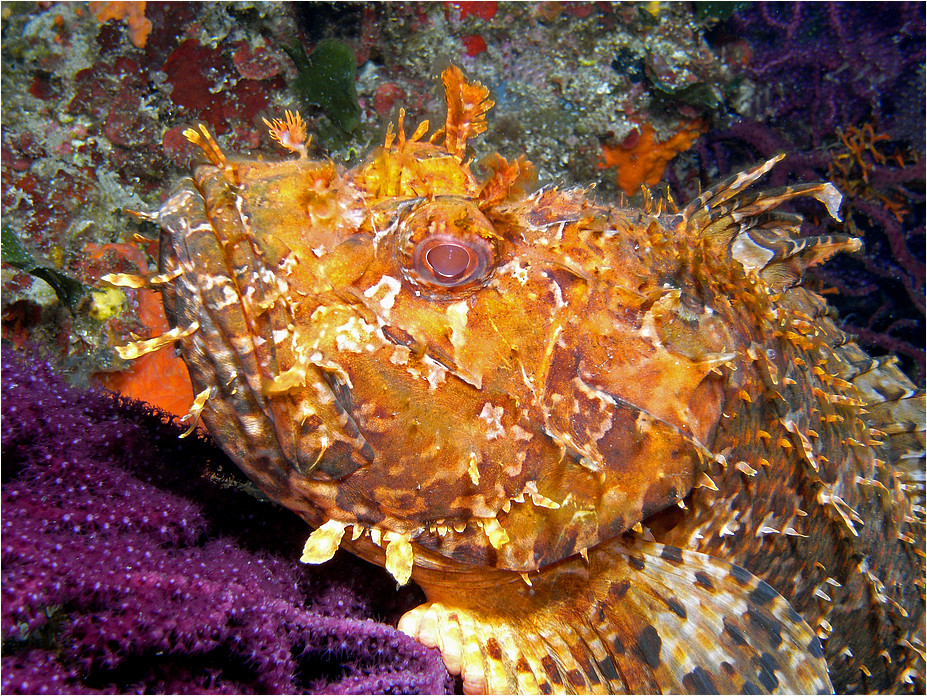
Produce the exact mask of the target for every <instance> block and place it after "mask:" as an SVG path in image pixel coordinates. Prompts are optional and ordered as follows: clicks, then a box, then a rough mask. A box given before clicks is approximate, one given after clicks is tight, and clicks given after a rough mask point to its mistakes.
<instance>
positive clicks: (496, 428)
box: [479, 401, 505, 440]
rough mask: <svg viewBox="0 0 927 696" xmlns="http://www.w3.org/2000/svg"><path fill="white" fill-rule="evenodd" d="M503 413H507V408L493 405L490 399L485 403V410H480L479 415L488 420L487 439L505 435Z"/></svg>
mask: <svg viewBox="0 0 927 696" xmlns="http://www.w3.org/2000/svg"><path fill="white" fill-rule="evenodd" d="M503 415H505V409H504V408H503V407H502V406H493V405H492V404H491V403H489V402H488V401H487V402H486V403H485V404H483V410H482V411H480V415H479V417H480V418H482V419H483V420H484V421H486V426H487V428H486V439H487V440H495V439H496V438H497V437H503V436H504V435H505V429H504V428H503V427H502V416H503Z"/></svg>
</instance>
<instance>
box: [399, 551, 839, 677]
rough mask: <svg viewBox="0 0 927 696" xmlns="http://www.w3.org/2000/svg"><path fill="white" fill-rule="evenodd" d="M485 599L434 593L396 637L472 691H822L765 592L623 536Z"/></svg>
mask: <svg viewBox="0 0 927 696" xmlns="http://www.w3.org/2000/svg"><path fill="white" fill-rule="evenodd" d="M588 557H589V560H588V563H587V562H586V561H584V560H582V559H581V558H580V557H574V558H570V559H567V560H566V561H564V562H562V563H559V564H556V565H554V566H551V567H549V568H547V569H544V570H542V571H539V572H537V573H531V574H530V580H531V584H530V585H528V584H527V583H526V582H525V581H524V579H523V578H522V577H521V576H520V575H519V574H517V573H513V574H512V576H513V577H512V578H511V582H506V581H503V582H502V583H496V584H495V585H492V586H489V585H488V586H486V587H484V588H481V589H480V590H478V591H477V590H475V589H474V588H472V587H467V588H466V589H463V588H461V587H460V586H459V585H458V586H457V587H456V591H455V587H453V586H441V587H430V586H427V585H426V586H425V590H426V595H427V596H428V598H429V600H431V603H429V604H425V605H422V606H421V607H418V608H416V609H414V610H412V611H410V612H408V613H407V614H406V615H405V616H404V617H403V619H402V621H401V622H400V625H399V627H400V629H401V630H403V631H404V632H406V633H408V634H410V635H412V636H413V637H415V638H417V639H418V640H419V641H421V642H422V643H424V644H425V645H428V646H433V647H437V648H439V649H440V650H441V652H442V655H443V656H444V659H445V663H446V664H447V666H448V669H449V670H450V671H451V672H453V673H460V674H462V676H463V684H464V690H465V692H467V693H480V692H486V693H661V692H662V693H702V694H705V693H819V692H829V691H831V684H830V680H829V679H828V676H827V665H826V663H825V661H824V656H823V651H822V649H821V644H820V643H819V641H818V639H817V637H816V636H815V635H814V633H813V632H812V630H811V628H810V627H809V626H808V625H807V624H806V623H805V622H804V621H803V620H802V618H801V617H800V616H799V615H798V614H797V613H796V612H795V611H794V610H793V609H792V607H791V606H790V605H789V604H788V602H786V601H785V600H784V599H783V598H782V597H781V596H780V595H779V594H777V593H776V592H775V590H773V589H772V587H770V586H769V585H767V584H766V583H765V582H763V581H761V580H760V579H758V578H757V577H755V576H754V575H751V574H750V573H749V572H747V571H746V570H744V569H743V568H740V567H739V566H735V565H732V564H730V563H727V562H725V561H721V560H719V559H716V558H713V557H711V556H707V555H705V554H700V553H695V552H690V551H680V550H679V549H677V548H675V547H671V546H663V545H661V544H656V543H653V542H645V541H642V540H639V539H635V538H628V537H621V538H618V539H616V540H614V541H612V542H609V543H607V544H604V545H602V546H600V547H598V548H596V549H594V550H590V552H589V554H588Z"/></svg>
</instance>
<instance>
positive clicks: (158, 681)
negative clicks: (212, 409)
mask: <svg viewBox="0 0 927 696" xmlns="http://www.w3.org/2000/svg"><path fill="white" fill-rule="evenodd" d="M2 363H3V371H2V384H3V395H4V396H3V402H2V413H3V421H2V435H3V455H4V456H3V462H2V463H3V482H4V483H3V491H2V499H3V507H2V524H3V542H2V561H3V590H2V592H3V608H2V632H3V658H2V660H3V674H2V687H3V691H4V693H63V692H70V693H132V692H153V691H157V692H174V693H189V692H197V693H261V692H264V693H293V692H298V691H310V692H330V693H365V692H380V693H415V692H424V693H445V692H446V691H447V690H448V688H450V686H451V682H450V680H449V677H448V675H447V672H446V670H445V669H444V667H443V665H442V664H441V660H440V657H439V656H438V654H437V652H436V651H433V650H426V649H425V648H423V647H422V646H420V645H419V644H417V643H416V642H415V641H413V640H411V639H410V638H408V637H406V636H404V635H403V634H401V633H399V632H397V631H396V630H395V629H394V628H392V627H390V626H388V625H385V624H381V623H375V622H374V621H372V620H371V619H370V617H371V615H373V614H376V615H378V616H384V617H390V618H396V616H397V615H398V613H400V612H401V611H402V610H403V608H404V606H403V602H405V608H408V604H409V601H410V599H411V598H410V597H409V596H408V592H406V593H405V594H404V595H403V594H400V595H397V594H396V593H395V592H393V591H392V589H391V588H392V587H394V583H392V581H391V580H390V579H389V578H388V577H387V576H385V574H383V573H382V572H380V571H379V569H376V568H373V567H372V566H369V565H367V564H365V563H363V562H361V561H358V560H355V559H353V558H341V557H339V558H336V559H335V560H334V561H333V562H332V564H331V565H329V566H323V567H321V568H309V567H305V566H301V565H300V564H299V563H297V562H294V559H295V558H297V556H298V553H299V546H300V539H301V538H302V537H303V536H305V532H306V530H305V527H304V526H303V524H302V523H301V521H300V520H299V519H298V518H296V517H295V516H293V515H292V514H290V513H288V512H286V511H283V510H280V509H279V508H277V507H276V506H273V505H271V504H270V503H266V502H261V501H258V500H257V499H255V498H253V497H252V496H250V495H248V494H247V493H244V492H243V491H242V490H240V487H239V488H235V487H224V488H223V487H220V486H218V485H217V484H216V483H215V482H214V481H212V480H209V479H208V478H204V473H206V472H212V477H213V478H216V477H217V476H220V475H221V474H220V473H219V472H221V471H222V468H223V466H224V467H229V466H231V465H230V464H229V463H228V462H227V460H225V458H224V456H223V455H222V454H221V452H219V451H218V450H216V449H215V448H213V447H212V446H211V445H210V444H209V443H208V442H207V441H206V440H205V439H197V438H195V437H194V438H190V439H188V440H178V439H177V435H178V434H179V433H180V432H181V431H180V428H179V426H178V425H177V424H176V423H172V422H166V421H165V420H164V418H163V416H162V414H160V413H159V412H157V411H155V410H153V409H151V408H150V407H148V406H147V405H145V404H142V403H140V402H135V401H130V400H127V399H123V398H119V397H114V396H113V395H111V394H109V393H108V392H104V391H99V390H91V391H89V392H80V391H77V390H72V389H70V388H68V387H67V386H66V385H65V384H64V382H63V381H62V380H61V379H60V378H59V377H57V376H56V375H54V374H53V373H52V371H51V369H50V368H49V367H48V366H47V365H44V364H40V363H37V362H34V361H30V360H28V359H24V358H22V357H21V356H19V355H17V354H16V353H14V352H12V351H10V350H5V351H4V353H3V359H2Z"/></svg>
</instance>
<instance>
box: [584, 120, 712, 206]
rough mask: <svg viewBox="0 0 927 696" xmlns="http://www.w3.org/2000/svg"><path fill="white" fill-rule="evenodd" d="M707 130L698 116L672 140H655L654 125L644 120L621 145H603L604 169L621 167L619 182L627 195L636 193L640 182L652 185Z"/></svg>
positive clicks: (657, 181)
mask: <svg viewBox="0 0 927 696" xmlns="http://www.w3.org/2000/svg"><path fill="white" fill-rule="evenodd" d="M705 130H707V126H706V124H705V123H703V122H702V121H700V120H698V119H696V120H693V121H689V122H687V123H686V124H684V125H683V127H682V129H681V130H679V132H678V133H676V134H675V135H674V136H673V137H672V138H670V139H669V140H667V141H665V142H662V143H657V142H654V132H653V128H652V127H651V126H650V125H649V124H644V126H643V127H641V128H640V129H639V130H638V132H637V133H632V134H631V136H629V137H628V138H625V140H624V142H623V143H622V144H621V145H618V146H611V147H610V146H607V145H606V146H603V148H602V154H603V156H604V158H605V161H604V162H603V163H602V164H600V165H599V167H600V168H602V169H607V168H608V167H615V166H617V167H618V186H619V187H620V188H621V190H622V191H624V192H625V193H626V194H627V195H629V196H633V195H634V194H635V193H637V191H638V189H639V188H640V186H641V184H646V185H647V186H653V185H654V184H657V183H659V181H660V178H661V177H662V176H663V171H664V170H665V169H666V165H667V164H669V161H670V160H671V159H673V157H675V156H676V155H678V154H679V153H680V152H685V151H686V150H688V149H689V148H690V147H692V144H693V143H694V142H695V141H696V140H698V137H699V136H700V135H701V134H702V133H704V132H705Z"/></svg>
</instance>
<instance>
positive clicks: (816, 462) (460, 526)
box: [127, 68, 924, 693]
mask: <svg viewBox="0 0 927 696" xmlns="http://www.w3.org/2000/svg"><path fill="white" fill-rule="evenodd" d="M443 77H444V83H445V88H446V91H447V100H448V116H447V119H446V122H445V125H444V127H443V128H441V129H439V130H438V131H437V132H436V133H434V134H433V135H432V136H431V137H430V138H429V139H428V140H427V141H425V140H424V139H423V138H424V136H425V135H426V133H427V132H428V124H427V122H426V123H424V124H422V125H421V126H419V128H418V129H417V130H416V131H415V132H414V133H413V134H412V135H411V136H407V135H406V134H405V132H404V129H403V123H402V116H400V121H399V127H398V129H397V130H396V131H395V133H394V131H393V130H392V127H391V128H390V130H389V132H388V133H387V137H386V142H385V144H384V146H383V147H381V148H379V149H378V150H376V151H375V152H373V153H372V154H371V155H370V156H369V158H368V159H367V160H366V162H365V163H364V164H362V165H360V166H358V167H356V168H354V169H352V170H349V171H341V170H339V169H338V168H336V167H335V166H334V165H333V164H332V163H330V162H327V161H315V160H312V159H310V158H309V157H308V156H307V154H306V146H305V144H304V143H305V133H304V130H303V126H302V123H301V121H300V120H299V118H298V116H296V117H293V115H291V114H287V120H286V122H280V121H275V122H274V123H273V124H269V125H270V127H271V133H272V134H273V135H274V137H275V139H277V140H278V141H279V142H280V143H281V144H282V145H284V146H285V147H287V148H289V149H290V150H292V151H294V152H297V153H299V158H298V159H295V160H287V161H279V162H272V161H260V160H245V159H240V160H232V159H229V158H227V157H226V156H225V155H224V154H223V153H222V152H221V151H220V150H219V149H218V147H217V146H216V145H215V143H214V141H213V140H212V139H211V137H210V136H209V134H208V133H207V132H206V131H205V129H201V130H200V131H199V132H196V131H189V132H188V137H189V138H190V139H191V140H193V141H194V142H197V143H199V144H200V146H201V147H202V149H203V151H204V152H205V154H206V155H207V158H208V159H209V161H210V164H209V165H206V166H203V167H200V168H198V169H197V171H196V173H195V175H194V177H193V179H191V180H187V181H184V182H181V183H180V184H179V185H178V186H177V187H176V188H175V190H174V191H173V193H172V195H171V196H170V198H169V199H168V201H167V202H166V203H165V204H164V206H163V207H162V208H161V210H160V211H159V212H158V214H157V218H158V222H159V224H160V225H161V227H162V230H163V232H162V244H161V254H162V257H161V266H162V275H161V276H159V278H158V280H159V281H162V282H163V283H164V285H163V287H164V293H163V295H164V303H165V308H166V309H167V311H168V314H169V317H170V318H171V320H172V323H173V325H174V326H175V327H176V328H175V329H174V330H173V331H172V332H170V334H168V335H166V336H165V337H164V338H163V339H160V340H157V339H155V340H153V341H149V342H146V343H144V344H136V345H135V346H132V347H130V348H129V349H127V354H138V353H140V352H143V351H145V350H149V349H154V348H157V347H158V346H161V345H165V344H168V343H171V342H175V341H176V342H179V345H180V350H181V353H182V355H183V357H184V359H185V361H186V363H187V366H188V368H189V370H190V376H191V379H192V381H193V383H194V386H195V387H196V389H197V391H198V392H199V396H198V397H197V401H196V404H195V406H194V409H193V411H192V415H193V416H197V417H198V416H201V417H202V419H203V422H204V423H205V424H206V426H207V427H208V428H209V430H210V432H211V433H212V434H213V436H214V437H215V438H216V439H217V441H218V442H219V443H220V444H221V445H222V446H223V448H224V449H225V450H226V451H227V452H228V453H229V455H230V456H231V457H232V458H233V459H235V460H236V461H237V462H238V463H239V465H240V466H241V467H242V469H243V470H244V471H245V473H247V474H248V476H249V477H251V478H252V479H253V480H254V482H255V483H256V484H257V485H258V486H260V487H261V488H262V489H263V490H264V491H265V492H266V493H267V494H268V495H270V496H271V497H272V498H274V499H275V500H277V501H278V502H280V503H282V504H283V505H285V506H287V507H289V508H291V509H293V510H295V511H296V512H298V513H299V514H301V515H302V516H303V517H304V518H305V519H306V520H307V521H308V522H309V523H310V524H311V525H312V526H313V527H316V531H315V532H313V533H312V534H311V536H310V537H309V541H308V542H307V545H306V550H305V553H304V557H303V559H304V560H305V561H307V562H323V561H325V560H327V559H328V558H330V557H331V555H332V554H333V553H334V552H335V551H336V550H337V549H338V548H339V546H344V547H346V548H349V549H350V550H352V551H353V552H355V553H358V554H360V555H362V556H364V557H366V558H368V559H370V560H373V561H374V562H377V563H380V564H382V565H384V566H385V567H386V568H387V569H388V570H389V571H390V572H391V573H392V574H393V575H394V576H395V577H396V578H397V580H398V581H399V582H400V583H404V582H407V581H408V580H409V579H410V577H411V578H413V579H414V580H416V581H417V582H418V583H419V584H421V585H422V587H423V588H424V590H425V592H426V595H427V597H428V603H427V604H425V605H423V606H422V607H419V608H417V609H415V610H413V611H412V612H409V614H407V615H406V616H405V617H403V620H402V622H401V623H400V627H401V628H402V629H403V630H405V631H407V632H409V633H410V634H412V635H414V636H416V637H417V638H418V639H419V640H421V641H422V642H423V643H425V644H426V645H433V646H436V647H438V648H440V649H441V651H442V655H443V656H444V659H445V662H446V663H447V665H448V667H449V669H451V670H452V671H454V672H458V673H461V674H462V675H463V680H464V688H465V689H466V690H467V691H497V692H516V691H517V692H524V693H531V692H543V693H549V692H552V691H556V692H562V691H566V692H601V693H609V692H611V693H622V692H632V693H633V692H660V691H662V692H687V693H709V692H712V691H719V692H733V691H737V692H756V693H766V692H775V691H780V692H790V691H791V692H816V691H826V690H829V689H831V688H832V685H833V686H834V687H836V688H837V689H838V690H845V689H856V690H878V689H884V690H896V689H910V690H914V691H917V690H923V684H924V682H923V678H924V661H923V650H924V645H923V615H924V565H923V557H924V554H923V539H924V536H923V534H924V532H923V530H924V527H923V497H922V475H921V476H919V472H921V471H922V467H923V463H922V462H923V453H924V433H923V431H924V426H923V416H924V414H923V399H924V397H923V392H919V391H917V390H915V389H914V388H913V386H912V385H911V384H910V382H909V381H908V380H907V379H906V378H905V377H904V376H903V375H902V374H901V373H900V372H899V371H898V370H897V368H896V367H895V366H894V364H893V363H892V362H891V361H882V362H879V361H875V360H873V359H871V358H869V357H867V356H866V355H865V354H864V353H862V351H860V350H859V349H858V348H857V347H856V345H855V344H853V343H852V342H849V339H848V338H847V337H846V336H844V335H843V334H842V333H841V332H840V331H839V330H838V329H837V328H836V326H835V324H834V323H833V321H832V319H831V318H830V317H829V316H828V313H827V307H826V304H825V303H824V302H823V300H822V299H821V298H820V297H819V296H817V295H815V294H814V293H812V292H810V291H808V290H806V289H805V288H803V287H802V286H801V284H800V280H801V273H802V271H803V269H804V268H806V267H808V266H810V265H813V264H816V263H819V262H821V261H822V260H824V259H826V258H828V257H829V256H830V255H832V254H833V253H835V252H837V251H840V250H855V249H857V248H858V247H859V242H858V241H857V240H853V239H849V238H846V237H839V236H833V237H818V238H810V239H808V238H800V237H799V236H798V232H799V227H800V223H801V221H800V218H797V217H795V216H791V215H787V214H783V213H780V212H777V211H776V208H777V207H778V206H779V205H780V204H781V203H782V202H784V201H787V200H789V199H792V198H795V197H798V196H811V197H814V198H817V199H818V200H820V201H821V202H822V203H823V204H824V205H825V206H826V207H827V208H828V210H829V211H830V212H831V214H832V215H834V216H836V215H837V210H838V207H839V203H840V194H839V193H838V192H837V191H836V190H835V189H834V188H833V187H832V186H831V185H829V184H815V185H806V186H801V187H795V188H786V189H781V190H779V191H772V192H769V191H767V192H762V193H756V192H751V191H750V189H749V187H750V186H751V185H752V184H753V183H754V182H755V181H756V180H757V179H758V178H759V177H760V176H762V174H764V173H765V172H766V171H768V170H769V168H771V167H772V166H773V165H774V164H775V162H776V161H778V158H777V159H774V160H771V161H769V162H767V163H765V164H762V165H760V166H758V167H756V168H754V169H752V170H750V171H747V172H744V173H742V174H740V175H738V176H736V177H732V178H731V179H730V180H728V181H725V182H722V183H721V184H720V185H718V186H717V187H715V188H713V189H712V190H710V191H708V192H706V193H705V194H703V195H702V196H700V197H699V198H698V199H697V200H696V201H694V202H693V203H692V204H690V205H689V206H687V207H686V208H685V209H683V210H682V211H675V210H674V211H663V210H662V209H661V208H662V204H660V205H657V204H653V203H652V202H651V201H647V203H648V206H647V209H646V210H643V211H641V210H632V209H625V208H613V207H608V206H604V205H601V204H598V203H596V202H594V201H593V200H592V199H591V198H590V197H589V196H588V195H587V193H588V192H587V191H583V190H568V191H563V190H559V189H554V188H547V189H542V190H539V191H535V192H533V193H530V191H531V188H532V186H531V185H532V168H531V166H530V164H528V163H527V162H525V161H524V160H522V159H518V160H516V161H514V162H507V161H506V160H504V159H503V158H502V157H499V156H496V157H495V158H493V159H490V160H489V161H488V162H486V163H484V165H483V168H484V171H485V175H483V176H481V177H479V178H478V177H476V176H475V175H474V173H473V171H472V170H471V166H470V163H469V162H468V161H467V160H466V159H465V157H466V146H467V140H468V139H469V138H472V137H474V136H476V135H478V134H479V133H481V132H483V131H485V129H486V119H485V114H486V112H487V111H488V109H489V108H490V107H491V106H492V102H490V101H489V100H488V91H487V90H485V88H483V87H482V86H481V85H479V84H478V83H469V82H467V81H466V80H465V79H464V78H463V76H462V74H461V73H460V71H459V70H457V69H456V68H449V69H448V70H447V71H445V73H444V76H443ZM822 641H823V644H822ZM828 669H829V670H830V677H829V678H828Z"/></svg>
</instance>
